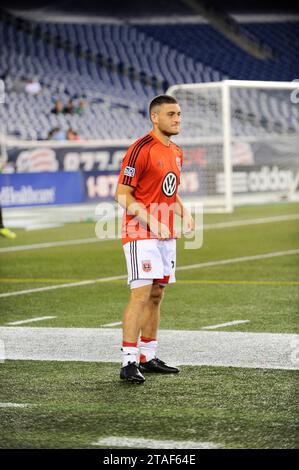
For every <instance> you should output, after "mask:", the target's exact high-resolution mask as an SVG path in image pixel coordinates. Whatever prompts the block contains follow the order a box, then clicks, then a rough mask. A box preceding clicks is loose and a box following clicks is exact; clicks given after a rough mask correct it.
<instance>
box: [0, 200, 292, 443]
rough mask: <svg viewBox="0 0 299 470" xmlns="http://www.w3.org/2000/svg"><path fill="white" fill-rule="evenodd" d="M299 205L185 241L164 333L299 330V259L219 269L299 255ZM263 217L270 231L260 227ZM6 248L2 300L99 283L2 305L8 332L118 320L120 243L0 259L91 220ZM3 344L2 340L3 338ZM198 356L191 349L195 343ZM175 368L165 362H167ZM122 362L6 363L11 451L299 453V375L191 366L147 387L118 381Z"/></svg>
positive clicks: (277, 207) (262, 212) (0, 319)
mask: <svg viewBox="0 0 299 470" xmlns="http://www.w3.org/2000/svg"><path fill="white" fill-rule="evenodd" d="M296 214H299V204H297V203H281V204H273V205H266V206H248V207H242V208H237V209H236V210H235V212H234V213H233V214H230V215H224V214H222V215H220V214H219V215H216V214H215V215H206V216H205V217H204V224H205V225H212V224H216V223H219V222H228V221H235V222H238V221H244V220H248V221H249V222H248V223H247V224H246V225H235V226H233V227H226V228H218V229H216V228H215V227H214V228H213V227H210V228H209V229H207V230H205V231H204V241H203V246H202V248H201V249H199V250H184V242H183V241H182V240H181V241H179V242H178V259H177V266H178V267H183V266H188V265H194V264H199V263H207V262H212V261H214V262H215V264H214V265H213V266H206V267H198V268H196V269H184V270H180V269H178V271H177V284H176V285H174V286H171V287H168V288H167V292H166V295H165V300H164V303H163V306H162V318H161V325H160V327H161V329H164V330H167V329H168V330H200V329H201V328H204V327H206V326H209V325H217V324H222V323H225V322H230V321H232V320H244V319H245V320H249V322H248V323H243V324H239V325H234V326H227V327H224V328H223V327H222V328H219V330H215V331H225V332H229V331H231V332H234V331H240V332H255V333H261V332H267V333H298V309H299V307H298V306H299V254H298V253H297V254H294V253H293V254H287V253H286V254H284V255H281V256H269V257H268V258H266V259H263V258H260V259H255V260H248V261H243V262H242V261H240V262H235V263H228V264H221V263H217V262H220V261H223V260H232V259H234V258H241V257H245V256H246V257H247V256H256V255H264V254H269V253H278V252H287V251H289V250H296V249H297V250H298V249H299V236H298V235H299V218H292V217H289V218H287V217H286V218H285V219H283V220H280V221H279V220H277V221H273V222H269V221H266V219H267V218H269V217H275V216H277V217H278V216H288V215H290V216H291V215H296ZM257 218H264V219H265V220H264V222H263V223H259V224H256V223H250V220H251V221H254V220H256V219H257ZM17 235H18V236H17V238H16V240H13V241H8V240H4V239H1V240H0V278H1V289H0V293H2V294H4V293H16V292H17V291H22V290H27V289H32V290H34V289H37V288H42V287H47V286H56V285H60V284H66V283H74V282H80V281H84V280H93V279H98V280H99V281H98V282H96V283H93V284H88V285H85V286H77V287H65V288H61V289H55V290H45V291H40V292H32V293H27V294H23V295H11V296H9V297H0V306H1V316H0V327H4V326H6V325H7V323H9V322H15V321H21V320H26V319H30V318H34V317H44V316H55V317H56V318H54V319H50V320H45V321H40V322H36V323H26V324H24V325H20V326H24V327H27V326H28V327H31V328H32V327H35V326H36V327H66V328H75V327H76V328H77V327H80V328H91V327H92V328H97V327H100V326H101V325H105V324H107V323H112V322H120V321H121V317H122V311H123V309H124V306H125V303H126V301H127V298H128V287H127V285H126V280H125V279H120V280H113V281H109V282H102V281H101V280H100V278H105V277H109V276H119V275H123V274H125V273H126V270H125V260H124V256H123V253H122V247H121V244H120V241H99V242H96V243H89V244H87V243H82V244H78V245H65V246H60V247H49V248H41V249H31V250H21V251H12V252H3V251H2V252H1V249H2V248H5V247H13V246H19V245H32V244H36V243H44V242H55V241H64V240H75V239H76V240H77V239H82V240H84V239H85V238H90V237H93V236H95V235H94V224H93V223H78V224H75V223H73V224H67V225H64V226H63V227H59V228H53V229H48V230H37V231H31V232H28V231H25V230H18V231H17ZM0 340H1V332H0ZM186 347H188V345H186ZM163 359H165V360H167V358H163ZM119 367H120V364H119V363H96V362H85V363H84V362H54V361H25V360H19V361H16V360H9V359H7V360H5V361H4V362H3V363H2V364H1V363H0V404H1V403H24V404H29V405H31V406H27V407H25V408H9V407H6V408H5V407H0V423H1V424H0V447H1V448H91V447H93V446H92V442H95V441H96V440H98V439H99V438H101V437H106V436H120V437H121V436H126V437H135V438H136V437H143V438H150V439H159V440H162V439H165V440H173V441H179V440H183V441H187V440H188V441H204V442H214V443H217V444H219V445H220V447H223V448H296V447H298V440H296V438H297V439H298V433H297V434H296V423H298V402H297V398H296V387H297V386H298V377H297V374H298V372H297V371H295V370H279V369H278V370H274V369H262V368H261V369H250V368H247V369H242V368H238V367H216V366H202V367H200V366H182V368H181V373H180V374H179V375H178V376H167V377H163V376H162V377H161V376H148V378H147V381H146V383H145V384H144V385H143V386H137V387H136V386H130V385H129V384H123V383H121V382H120V381H119V378H118V375H119Z"/></svg>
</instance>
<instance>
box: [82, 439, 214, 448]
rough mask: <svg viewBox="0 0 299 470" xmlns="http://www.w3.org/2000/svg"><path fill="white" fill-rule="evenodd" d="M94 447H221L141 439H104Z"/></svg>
mask: <svg viewBox="0 0 299 470" xmlns="http://www.w3.org/2000/svg"><path fill="white" fill-rule="evenodd" d="M91 445H93V446H107V448H108V449H109V448H110V447H111V446H112V447H121V448H123V447H130V448H134V449H219V448H220V447H221V446H220V445H219V444H215V443H214V442H196V441H164V440H163V441H161V440H156V439H143V438H140V437H115V436H110V437H103V438H102V439H99V440H98V441H97V442H92V443H91Z"/></svg>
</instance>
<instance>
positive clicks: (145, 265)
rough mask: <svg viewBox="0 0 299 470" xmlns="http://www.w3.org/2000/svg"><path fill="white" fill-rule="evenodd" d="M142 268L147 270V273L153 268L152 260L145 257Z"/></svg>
mask: <svg viewBox="0 0 299 470" xmlns="http://www.w3.org/2000/svg"><path fill="white" fill-rule="evenodd" d="M142 269H143V271H145V272H146V273H148V272H150V271H151V270H152V263H151V260H149V259H145V260H143V261H142Z"/></svg>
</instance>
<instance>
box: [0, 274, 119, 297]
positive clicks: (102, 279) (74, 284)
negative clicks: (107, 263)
mask: <svg viewBox="0 0 299 470" xmlns="http://www.w3.org/2000/svg"><path fill="white" fill-rule="evenodd" d="M126 278H127V275H126V274H123V275H121V276H111V277H100V278H98V279H90V280H87V281H80V282H69V283H67V284H58V285H56V286H47V287H38V288H37V289H27V290H21V291H16V292H7V293H5V294H0V297H14V296H16V295H23V294H33V293H35V292H44V291H47V290H54V289H64V288H65V287H80V286H88V285H91V284H96V283H97V282H109V281H117V280H119V279H126Z"/></svg>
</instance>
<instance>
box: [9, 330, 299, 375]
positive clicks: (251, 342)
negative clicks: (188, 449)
mask: <svg viewBox="0 0 299 470" xmlns="http://www.w3.org/2000/svg"><path fill="white" fill-rule="evenodd" d="M121 336H122V330H121V329H120V328H113V329H112V328H111V329H107V328H45V327H44V328H42V327H0V340H1V341H2V343H3V344H4V345H5V354H4V358H3V359H4V363H5V360H7V359H12V360H35V361H79V362H116V363H119V362H120V359H121V353H120V348H119V345H120V344H121ZM174 345H175V347H174ZM186 345H187V346H186ZM298 345H299V335H296V334H287V333H247V332H239V331H235V332H223V331H217V332H215V331H203V330H200V331H193V330H179V331H176V330H160V332H159V350H158V356H160V357H161V359H165V360H167V362H169V363H170V364H176V365H191V366H218V367H219V366H222V367H242V368H257V369H287V370H298V369H299V356H298ZM2 366H3V365H2Z"/></svg>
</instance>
